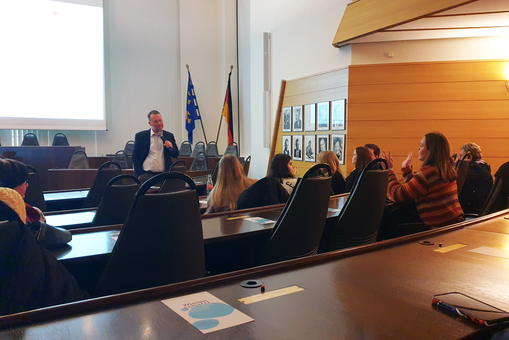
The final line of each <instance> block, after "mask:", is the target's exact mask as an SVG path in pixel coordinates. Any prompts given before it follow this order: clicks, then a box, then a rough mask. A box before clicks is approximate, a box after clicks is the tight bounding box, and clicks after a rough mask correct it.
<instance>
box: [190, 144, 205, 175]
mask: <svg viewBox="0 0 509 340" xmlns="http://www.w3.org/2000/svg"><path fill="white" fill-rule="evenodd" d="M194 149H195V150H196V147H195V148H194ZM207 168H208V160H207V155H206V154H205V152H199V153H198V154H197V155H196V156H194V159H193V163H191V167H190V168H189V171H201V170H207Z"/></svg>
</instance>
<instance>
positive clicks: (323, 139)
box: [316, 135, 329, 154]
mask: <svg viewBox="0 0 509 340" xmlns="http://www.w3.org/2000/svg"><path fill="white" fill-rule="evenodd" d="M316 144H317V146H318V150H316V152H317V153H318V154H320V152H322V151H325V150H329V135H318V136H316Z"/></svg>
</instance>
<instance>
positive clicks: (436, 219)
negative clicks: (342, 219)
mask: <svg viewBox="0 0 509 340" xmlns="http://www.w3.org/2000/svg"><path fill="white" fill-rule="evenodd" d="M412 157H413V154H412V152H410V153H409V154H408V156H407V158H406V159H405V160H404V161H403V163H402V165H401V167H402V169H401V171H402V172H403V177H404V179H405V181H404V183H400V181H398V179H397V178H396V174H395V173H394V170H393V169H392V166H393V164H394V160H393V159H392V157H391V153H390V152H389V155H388V157H386V156H385V153H384V158H385V159H386V160H387V163H388V164H389V186H388V193H389V196H391V197H392V198H393V199H394V201H395V202H397V203H402V204H405V203H415V206H416V208H417V211H416V212H417V214H414V215H413V216H412V215H411V214H405V212H404V211H403V213H399V214H396V215H394V216H393V218H392V219H391V222H392V223H389V221H388V220H387V219H386V217H384V219H385V221H384V222H382V226H383V227H381V230H380V232H381V233H382V234H385V236H386V238H390V237H396V236H401V235H394V234H393V233H391V232H390V230H389V229H390V227H394V226H395V225H397V224H403V223H408V222H422V223H424V225H425V227H426V228H428V229H433V228H438V227H443V226H446V225H448V224H452V223H457V222H461V221H463V220H464V219H465V216H464V214H463V210H462V209H461V206H460V204H459V201H458V187H457V185H456V177H457V175H456V168H455V166H454V162H453V160H452V157H451V153H450V148H449V142H448V141H447V138H446V137H445V136H444V135H443V134H441V133H439V132H431V133H428V134H426V135H425V136H424V137H423V138H422V140H421V144H420V147H419V160H420V161H422V166H421V169H420V170H419V171H417V172H416V173H414V172H413V171H412ZM401 210H404V209H401ZM408 211H410V210H408ZM408 211H407V212H408ZM395 217H397V218H395ZM400 232H401V230H400ZM403 232H404V231H403ZM387 235H390V236H389V237H387Z"/></svg>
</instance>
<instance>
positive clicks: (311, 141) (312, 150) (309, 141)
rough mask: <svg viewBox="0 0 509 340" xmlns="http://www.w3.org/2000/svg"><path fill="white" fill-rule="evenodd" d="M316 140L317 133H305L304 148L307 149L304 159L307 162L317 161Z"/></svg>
mask: <svg viewBox="0 0 509 340" xmlns="http://www.w3.org/2000/svg"><path fill="white" fill-rule="evenodd" d="M315 142H316V137H315V135H305V136H304V145H305V147H304V148H303V149H304V150H305V154H304V160H305V161H306V162H315V161H316V147H315Z"/></svg>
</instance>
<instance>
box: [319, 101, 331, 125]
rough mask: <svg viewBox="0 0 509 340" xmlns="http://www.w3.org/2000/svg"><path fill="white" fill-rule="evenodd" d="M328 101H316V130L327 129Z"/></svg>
mask: <svg viewBox="0 0 509 340" xmlns="http://www.w3.org/2000/svg"><path fill="white" fill-rule="evenodd" d="M329 104H330V102H323V103H318V105H317V106H318V109H317V110H318V131H328V130H330V128H329V106H330V105H329Z"/></svg>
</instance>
